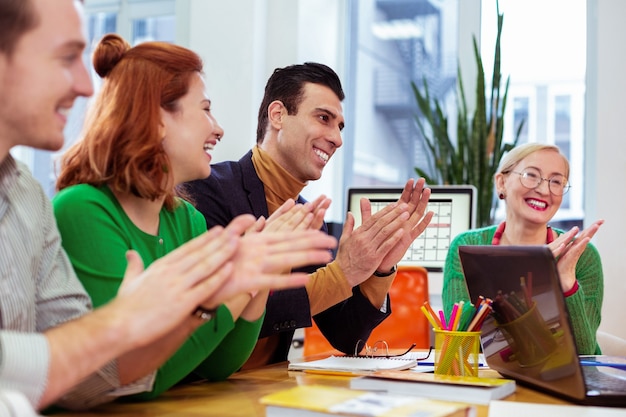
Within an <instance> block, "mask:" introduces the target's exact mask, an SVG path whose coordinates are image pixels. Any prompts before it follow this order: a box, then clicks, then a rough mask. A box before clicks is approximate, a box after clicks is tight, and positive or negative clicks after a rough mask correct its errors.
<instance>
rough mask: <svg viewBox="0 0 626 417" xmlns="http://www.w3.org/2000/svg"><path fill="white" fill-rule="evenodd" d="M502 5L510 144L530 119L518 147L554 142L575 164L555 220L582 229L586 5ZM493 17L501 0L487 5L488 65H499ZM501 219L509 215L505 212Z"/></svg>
mask: <svg viewBox="0 0 626 417" xmlns="http://www.w3.org/2000/svg"><path fill="white" fill-rule="evenodd" d="M499 6H500V12H501V13H503V14H504V24H503V31H502V73H503V75H504V76H505V77H506V76H510V87H509V97H508V99H507V100H508V101H507V114H506V115H505V132H504V140H505V141H509V142H510V141H512V140H513V137H514V133H515V132H514V130H515V129H516V126H518V123H519V121H520V120H522V119H524V120H525V127H524V129H523V131H522V134H521V137H520V141H519V143H525V142H541V143H550V144H555V145H557V146H558V147H559V148H560V149H561V151H562V152H563V154H564V155H566V156H567V157H568V159H569V161H570V178H569V182H570V184H571V185H572V187H571V189H570V191H569V192H568V193H567V194H566V195H565V196H564V198H563V203H562V205H561V209H560V210H559V212H558V213H557V214H556V216H555V220H556V223H557V224H556V226H559V224H558V223H561V227H569V226H570V225H572V224H578V225H582V219H583V216H584V212H583V189H582V187H583V176H584V173H583V163H584V154H583V146H584V137H583V136H584V112H585V108H584V106H585V104H584V98H585V97H584V96H585V70H586V68H585V67H586V64H585V60H586V48H585V45H586V30H585V29H586V7H587V6H586V1H585V0H553V1H550V2H545V1H541V0H527V1H524V2H519V1H515V0H499ZM564 11H567V13H564ZM494 16H496V0H482V22H483V23H482V37H481V39H482V44H481V47H482V51H483V54H482V56H483V63H484V65H485V68H490V67H491V65H492V62H493V56H491V53H492V51H491V48H492V47H493V44H494V42H495V33H496V29H497V28H496V27H495V20H494ZM529 22H532V28H529ZM555 25H558V30H557V31H555V30H554V28H555ZM496 217H498V218H502V217H504V210H503V208H502V207H500V208H499V210H498V212H497V216H496Z"/></svg>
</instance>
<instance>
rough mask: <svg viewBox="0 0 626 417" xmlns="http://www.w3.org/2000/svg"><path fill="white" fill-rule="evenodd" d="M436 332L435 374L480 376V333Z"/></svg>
mask: <svg viewBox="0 0 626 417" xmlns="http://www.w3.org/2000/svg"><path fill="white" fill-rule="evenodd" d="M434 332H435V374H437V375H457V376H478V363H479V354H480V332H453V331H448V330H436V329H435V330H434Z"/></svg>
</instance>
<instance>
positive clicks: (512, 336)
mask: <svg viewBox="0 0 626 417" xmlns="http://www.w3.org/2000/svg"><path fill="white" fill-rule="evenodd" d="M497 326H498V327H499V328H500V329H502V331H503V333H504V337H506V339H507V341H508V343H509V345H510V346H511V349H512V350H513V356H512V357H511V359H514V360H517V362H518V363H519V365H520V366H523V367H526V366H535V365H538V364H540V363H542V362H543V361H545V360H546V359H548V357H549V356H550V354H551V353H552V352H554V350H555V349H556V346H557V343H556V340H555V339H554V336H553V335H552V333H551V332H550V329H549V328H548V326H547V325H546V322H545V321H544V320H543V317H541V314H540V313H539V310H537V306H536V304H535V303H533V305H532V307H531V308H530V309H529V310H528V311H527V312H525V313H524V314H522V315H521V316H520V317H518V318H516V319H515V320H512V321H510V322H507V323H497Z"/></svg>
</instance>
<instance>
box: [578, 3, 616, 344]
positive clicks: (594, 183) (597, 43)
mask: <svg viewBox="0 0 626 417" xmlns="http://www.w3.org/2000/svg"><path fill="white" fill-rule="evenodd" d="M624 16H626V2H624V1H623V0H588V18H587V21H588V35H587V37H588V39H587V100H586V105H587V108H586V112H587V114H586V119H585V120H586V123H587V125H586V131H585V136H586V138H585V156H586V159H585V179H586V181H585V194H586V195H585V212H586V217H585V224H589V223H590V222H592V221H594V220H595V219H598V218H602V219H605V221H606V223H605V224H604V226H602V228H601V229H600V231H599V232H598V234H597V235H596V237H595V239H594V243H595V244H596V245H597V247H598V249H599V251H600V254H601V256H602V263H603V268H604V305H603V311H602V317H603V320H602V324H601V326H600V328H601V329H603V330H604V331H607V332H609V333H613V334H616V335H618V336H620V337H622V338H624V339H626V326H625V325H624V321H623V320H624V306H625V302H626V280H625V279H624V278H626V275H625V274H624V271H625V270H626V267H625V265H624V264H622V259H621V258H622V257H623V256H625V255H626V238H625V235H626V194H625V193H624V191H625V190H626V146H625V145H624V138H623V135H624V125H623V124H622V122H623V120H624V99H625V97H626V78H625V77H624V74H625V73H626V54H625V53H624V46H623V39H624V38H625V37H626V25H624Z"/></svg>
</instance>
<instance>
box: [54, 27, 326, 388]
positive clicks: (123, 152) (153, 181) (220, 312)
mask: <svg viewBox="0 0 626 417" xmlns="http://www.w3.org/2000/svg"><path fill="white" fill-rule="evenodd" d="M93 62H94V67H95V70H96V72H97V73H98V74H99V75H100V76H101V77H102V78H103V79H104V82H103V86H102V90H101V91H100V93H99V95H98V97H97V98H96V100H95V102H94V104H93V108H92V109H91V110H90V113H89V115H88V119H87V122H86V128H85V133H84V135H83V138H82V140H80V141H79V142H78V143H76V144H75V145H74V146H73V147H71V148H70V149H69V150H68V151H67V153H66V154H65V155H64V156H63V159H62V164H61V171H60V175H59V178H58V181H57V187H58V189H59V193H58V194H57V195H56V196H55V198H54V201H53V203H54V210H55V215H56V217H57V222H58V226H59V229H60V231H61V235H62V239H63V246H64V248H65V250H66V251H67V253H68V255H69V257H70V259H71V261H72V264H73V266H74V268H75V270H76V273H77V275H78V277H79V278H80V279H81V281H82V283H83V285H84V286H85V288H86V289H87V291H88V293H89V294H90V296H91V297H92V299H93V303H94V304H95V305H96V306H99V305H102V304H105V303H107V302H108V301H110V300H111V299H112V298H114V297H115V295H116V293H117V291H118V288H119V285H120V283H121V282H122V278H123V275H124V270H125V267H126V260H125V257H124V254H125V253H126V251H127V250H128V249H131V248H132V249H135V250H136V251H137V252H139V254H140V255H141V257H142V259H143V261H144V263H145V264H146V265H148V264H150V263H151V262H153V261H154V260H156V259H158V258H160V257H162V256H163V255H165V254H167V253H168V252H170V251H172V250H174V249H175V248H177V247H178V246H180V245H182V244H183V243H185V242H186V241H188V240H191V239H192V238H194V237H195V236H198V235H200V234H202V233H203V232H205V231H206V223H205V220H204V217H203V216H202V214H200V213H199V212H198V211H196V210H195V208H193V206H192V205H191V204H190V203H188V202H186V201H184V200H183V199H181V198H179V197H177V195H176V191H175V188H176V186H177V185H179V184H181V183H183V182H186V181H189V180H193V179H199V178H205V177H207V176H208V175H209V174H210V170H211V168H210V161H211V156H210V153H211V151H212V150H213V148H214V147H215V145H216V144H217V142H218V141H219V140H220V139H221V137H222V135H223V133H224V132H223V130H222V128H221V127H220V126H219V124H218V123H217V121H216V120H215V118H214V117H213V115H212V113H211V101H210V100H209V99H208V98H207V96H206V94H205V85H204V81H203V78H202V62H201V60H200V58H199V57H198V55H197V54H195V53H194V52H192V51H190V50H188V49H185V48H182V47H179V46H176V45H172V44H167V43H161V42H148V43H143V44H139V45H137V46H135V47H133V48H130V46H129V45H128V43H127V42H126V41H124V40H123V39H122V38H120V37H119V36H117V35H107V36H105V37H104V38H103V39H102V40H101V41H100V43H99V44H98V46H97V47H96V49H95V52H94V57H93ZM299 213H300V214H302V213H304V211H303V210H301V211H300V212H299ZM312 217H313V215H312V214H310V213H308V216H307V219H309V220H311V218H312ZM321 235H322V234H321V233H320V232H316V231H300V232H298V233H288V234H287V233H274V234H272V233H248V234H246V235H245V236H244V237H243V238H242V239H240V242H242V243H241V245H242V246H241V248H240V249H239V250H238V251H237V253H236V255H235V256H234V258H233V259H231V260H230V261H231V263H232V265H233V266H232V268H233V274H240V276H241V275H248V276H249V279H255V276H258V275H259V274H260V273H264V272H267V273H277V272H279V271H284V270H289V269H290V268H291V267H296V266H301V265H304V264H309V263H316V262H326V261H328V260H330V253H329V252H328V250H327V248H328V247H329V246H333V245H334V244H335V243H334V240H328V239H327V238H326V237H324V238H323V239H324V240H319V239H320V236H321ZM289 236H296V237H295V238H291V237H289ZM312 236H315V237H312ZM312 240H317V243H316V244H314V245H315V246H316V247H315V250H313V249H311V246H312V245H313V244H311V243H310V242H311V241H312ZM307 242H308V243H307ZM266 299H267V291H262V292H259V293H244V294H240V295H238V296H236V297H234V298H232V299H230V300H229V301H227V302H226V303H225V304H222V305H220V306H218V307H217V310H216V311H215V314H209V313H207V315H205V318H207V319H210V320H208V322H207V323H204V324H202V325H200V326H198V324H197V323H190V325H189V327H188V328H181V329H180V331H181V332H187V334H189V335H190V337H189V339H188V340H187V342H186V343H185V344H184V345H183V346H182V347H180V348H179V349H178V350H177V351H176V352H175V353H174V354H173V356H172V357H171V358H170V359H169V360H168V361H167V362H166V363H165V364H164V365H163V366H161V367H160V368H159V371H158V372H157V375H156V379H155V381H154V385H153V387H152V390H151V391H150V392H147V393H143V394H139V395H137V397H139V398H142V399H149V398H153V397H156V396H157V395H159V394H160V393H161V392H163V391H165V390H167V389H168V388H170V387H171V386H172V385H174V384H176V383H178V382H179V381H181V380H183V379H184V378H194V377H197V378H205V379H208V380H221V379H224V378H226V377H228V376H229V375H231V374H232V373H233V372H235V371H236V370H237V369H239V368H240V367H241V365H242V364H243V363H244V362H245V360H246V359H247V358H248V356H249V354H250V352H251V351H252V349H253V347H254V345H255V343H256V341H257V336H258V333H259V330H260V326H261V323H262V321H263V316H264V311H265V303H266ZM206 307H207V310H208V309H210V308H213V307H215V306H206ZM146 360H150V359H149V358H146Z"/></svg>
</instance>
